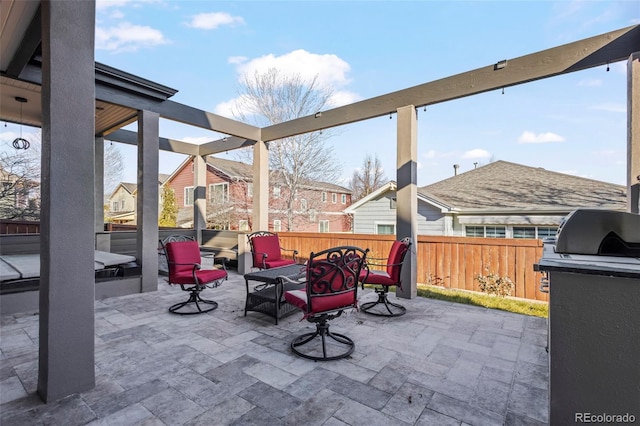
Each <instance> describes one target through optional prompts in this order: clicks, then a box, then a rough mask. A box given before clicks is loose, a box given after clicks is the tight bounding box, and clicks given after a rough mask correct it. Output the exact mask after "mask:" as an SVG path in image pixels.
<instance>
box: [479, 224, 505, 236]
mask: <svg viewBox="0 0 640 426" xmlns="http://www.w3.org/2000/svg"><path fill="white" fill-rule="evenodd" d="M506 235H507V229H506V228H505V227H504V226H485V227H484V236H485V237H487V238H505V237H506Z"/></svg>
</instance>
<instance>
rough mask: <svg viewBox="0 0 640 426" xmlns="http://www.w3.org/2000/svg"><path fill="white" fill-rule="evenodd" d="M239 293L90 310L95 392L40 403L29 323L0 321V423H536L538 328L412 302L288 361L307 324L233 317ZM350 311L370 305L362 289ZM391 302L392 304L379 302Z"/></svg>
mask: <svg viewBox="0 0 640 426" xmlns="http://www.w3.org/2000/svg"><path fill="white" fill-rule="evenodd" d="M245 293H246V290H245V284H244V280H243V279H242V277H241V276H240V275H238V274H236V273H235V272H230V279H229V280H228V281H226V282H225V283H224V284H223V285H222V286H221V287H219V288H217V289H210V290H206V293H204V292H203V297H205V298H211V299H214V300H216V301H217V302H218V303H219V308H218V309H216V310H214V311H212V312H210V313H208V314H203V315H195V316H177V315H173V314H171V313H169V312H168V311H167V308H168V307H169V306H170V305H172V304H173V303H176V302H178V301H181V300H183V299H186V297H185V295H186V293H184V292H182V291H181V290H180V289H179V288H177V287H173V288H171V287H169V286H168V285H167V284H166V283H165V281H164V279H163V278H161V279H160V283H159V289H158V291H157V292H152V293H145V294H136V295H129V296H124V297H117V298H111V299H105V300H101V301H96V304H95V315H96V316H95V318H96V322H95V328H96V337H95V344H96V352H95V361H96V367H95V374H96V386H95V388H94V389H92V390H90V391H88V392H83V393H81V394H76V395H72V396H70V397H67V398H64V399H63V400H60V401H57V402H53V403H49V404H44V403H42V402H41V400H40V399H39V398H38V396H37V394H36V389H37V378H38V316H37V313H34V312H30V313H24V314H18V315H5V316H2V324H1V329H0V331H1V339H0V359H1V361H2V366H1V367H0V372H1V375H0V404H1V405H0V411H1V417H0V423H1V424H3V425H12V426H16V425H29V426H32V425H41V424H42V425H64V426H73V425H85V424H90V425H165V424H166V425H183V424H184V425H331V426H333V425H367V426H374V425H384V426H387V425H467V424H468V425H482V426H485V425H505V424H506V425H538V424H547V420H548V419H547V416H548V413H547V410H548V358H547V353H546V351H545V345H546V339H547V328H546V320H545V319H542V318H536V317H528V316H524V315H517V314H511V313H506V312H502V311H497V310H491V309H485V308H480V307H473V306H468V305H460V304H454V303H449V302H443V301H437V300H430V299H425V298H420V297H418V298H415V299H411V300H405V299H399V300H398V302H399V303H401V304H403V305H404V306H406V308H407V314H406V315H404V316H401V317H396V318H381V317H375V316H371V315H367V314H364V313H361V312H351V313H349V314H348V315H343V316H342V317H340V318H338V319H336V320H334V321H332V322H331V329H332V330H333V331H334V332H338V333H342V334H346V335H348V336H349V337H351V338H352V339H353V340H354V341H355V342H356V350H355V352H354V353H353V354H352V355H351V357H350V358H348V359H343V360H339V361H330V362H313V361H310V360H306V359H302V358H299V357H296V356H295V355H293V354H292V353H291V352H290V350H289V343H290V341H291V340H292V338H293V337H295V336H296V335H298V334H301V333H302V332H305V331H309V330H311V329H312V327H314V325H313V324H310V323H308V322H307V321H301V318H302V313H301V312H295V313H293V314H292V315H290V316H288V317H286V318H283V319H281V320H280V323H279V325H275V324H274V322H273V320H272V319H271V318H269V317H267V316H265V315H263V314H261V313H258V312H249V313H248V315H247V316H246V317H245V316H244V300H245ZM359 295H360V298H361V300H371V299H375V298H376V296H375V293H373V292H372V291H371V290H368V289H367V290H364V291H360V292H359ZM391 297H392V298H394V297H395V296H391Z"/></svg>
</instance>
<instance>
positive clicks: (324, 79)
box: [236, 49, 351, 88]
mask: <svg viewBox="0 0 640 426" xmlns="http://www.w3.org/2000/svg"><path fill="white" fill-rule="evenodd" d="M236 59H237V58H236ZM270 68H276V69H277V70H278V71H280V72H281V73H284V74H289V75H295V74H297V75H299V76H300V77H301V78H303V79H306V80H310V79H312V78H314V77H316V76H317V77H318V83H319V84H321V85H324V86H327V87H334V88H335V87H343V86H345V85H347V84H348V83H349V82H350V80H349V79H348V78H347V73H348V72H349V71H350V70H351V67H350V66H349V64H348V63H347V62H346V61H344V60H342V59H340V58H339V57H338V56H336V55H332V54H324V55H319V54H316V53H310V52H307V51H306V50H303V49H298V50H294V51H293V52H289V53H285V54H284V55H281V56H275V55H273V54H269V55H265V56H261V57H259V58H255V59H252V60H250V61H245V62H242V63H238V68H237V71H238V74H240V75H242V74H248V75H252V74H254V73H255V72H256V71H257V72H259V73H264V72H266V71H268V70H269V69H270Z"/></svg>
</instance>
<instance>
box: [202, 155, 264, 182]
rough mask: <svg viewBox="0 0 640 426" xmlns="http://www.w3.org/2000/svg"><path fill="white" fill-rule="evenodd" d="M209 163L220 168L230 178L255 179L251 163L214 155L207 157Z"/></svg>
mask: <svg viewBox="0 0 640 426" xmlns="http://www.w3.org/2000/svg"><path fill="white" fill-rule="evenodd" d="M207 164H209V165H211V166H212V167H215V168H216V169H218V170H220V171H221V172H222V173H224V174H225V175H227V176H229V177H230V178H236V179H246V180H251V179H253V167H252V166H251V165H250V164H246V163H242V162H240V161H233V160H227V159H224V158H218V157H212V156H208V157H207Z"/></svg>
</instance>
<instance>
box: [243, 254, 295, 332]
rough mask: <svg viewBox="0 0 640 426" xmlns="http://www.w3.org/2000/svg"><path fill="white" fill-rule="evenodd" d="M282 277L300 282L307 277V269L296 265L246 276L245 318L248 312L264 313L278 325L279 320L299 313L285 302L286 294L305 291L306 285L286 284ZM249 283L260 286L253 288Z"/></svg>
mask: <svg viewBox="0 0 640 426" xmlns="http://www.w3.org/2000/svg"><path fill="white" fill-rule="evenodd" d="M282 276H285V277H287V278H289V279H291V280H294V281H295V280H300V279H301V278H305V277H306V267H305V265H301V264H294V265H287V266H282V267H279V268H271V269H263V270H260V271H257V272H250V273H248V274H244V280H245V284H246V286H247V300H246V302H245V305H244V316H247V312H248V311H255V312H262V313H263V314H266V315H269V316H270V317H272V318H273V319H275V323H276V325H277V324H278V319H280V318H282V317H285V316H287V315H289V314H292V313H293V312H296V311H297V309H296V308H295V307H294V306H293V305H291V304H289V303H288V302H287V301H285V300H284V293H285V292H286V291H289V290H296V289H304V285H305V284H304V282H302V281H301V282H300V284H294V283H284V282H283V280H282V279H281V278H280V277H282ZM249 281H257V282H259V283H260V284H258V285H255V286H254V287H253V288H251V287H250V286H249Z"/></svg>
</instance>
